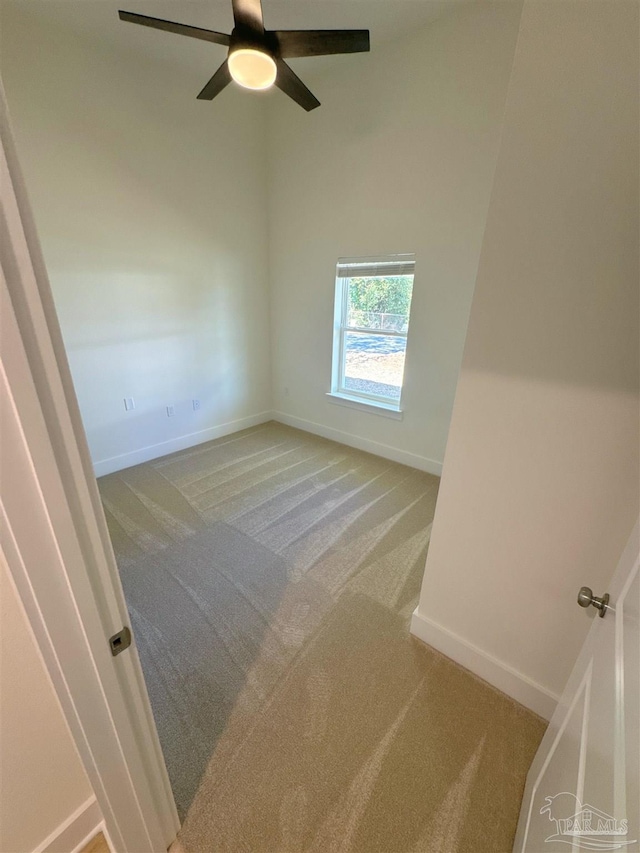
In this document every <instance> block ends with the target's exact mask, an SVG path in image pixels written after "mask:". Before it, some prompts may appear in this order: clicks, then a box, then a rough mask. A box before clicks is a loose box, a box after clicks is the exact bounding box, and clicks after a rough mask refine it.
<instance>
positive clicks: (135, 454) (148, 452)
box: [93, 412, 272, 477]
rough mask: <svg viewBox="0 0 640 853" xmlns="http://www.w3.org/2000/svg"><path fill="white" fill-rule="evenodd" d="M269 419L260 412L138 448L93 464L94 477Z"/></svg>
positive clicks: (238, 430)
mask: <svg viewBox="0 0 640 853" xmlns="http://www.w3.org/2000/svg"><path fill="white" fill-rule="evenodd" d="M271 419H272V412H260V413H259V414H257V415H250V416H249V417H248V418H240V419H239V420H237V421H229V422H228V423H226V424H219V425H218V426H213V427H209V428H208V429H203V430H200V431H199V432H190V433H188V434H187V435H180V436H178V437H177V438H171V439H169V441H161V442H160V443H159V444H150V445H149V446H148V447H140V448H138V449H137V450H132V451H130V452H129V453H123V454H121V455H120V456H112V457H110V458H109V459H100V460H99V461H98V462H94V463H93V470H94V473H95V475H96V477H104V475H105V474H113V472H114V471H122V470H123V469H124V468H131V466H132V465H141V464H142V463H143V462H149V460H151V459H159V458H160V457H161V456H166V455H167V454H169V453H175V452H176V451H177V450H186V449H187V448H188V447H195V446H196V445H197V444H203V443H204V442H205V441H213V439H214V438H222V437H223V436H225V435H230V434H231V433H232V432H240V430H242V429H248V428H249V427H252V426H258V424H263V423H265V422H266V421H270V420H271Z"/></svg>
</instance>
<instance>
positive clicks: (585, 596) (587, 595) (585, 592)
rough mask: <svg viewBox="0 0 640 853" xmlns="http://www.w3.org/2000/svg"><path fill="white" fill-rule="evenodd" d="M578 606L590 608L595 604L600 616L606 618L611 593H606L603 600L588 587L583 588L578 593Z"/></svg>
mask: <svg viewBox="0 0 640 853" xmlns="http://www.w3.org/2000/svg"><path fill="white" fill-rule="evenodd" d="M578 604H579V605H580V607H589V605H591V604H593V606H594V607H595V608H596V610H598V611H599V615H600V616H604V614H605V613H606V612H607V608H608V607H609V593H608V592H606V593H605V594H604V595H603V596H602V598H598V596H597V595H594V594H593V591H592V590H591V589H590V588H589V587H588V586H581V587H580V592H579V593H578Z"/></svg>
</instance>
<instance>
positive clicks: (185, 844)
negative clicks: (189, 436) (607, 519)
mask: <svg viewBox="0 0 640 853" xmlns="http://www.w3.org/2000/svg"><path fill="white" fill-rule="evenodd" d="M438 482H439V481H438V478H437V477H433V476H430V475H428V474H425V473H422V472H420V471H416V470H413V469H411V468H406V467H404V466H402V465H398V464H395V463H392V462H389V461H387V460H384V459H380V458H378V457H375V456H371V455H369V454H366V453H361V452H359V451H357V450H353V449H351V448H348V447H345V446H343V445H340V444H335V443H333V442H330V441H326V440H324V439H321V438H317V437H316V436H312V435H309V434H307V433H304V432H300V431H298V430H294V429H291V428H289V427H285V426H282V425H280V424H276V423H269V424H265V425H262V426H259V427H255V428H253V429H250V430H245V431H243V432H241V433H236V434H235V435H232V436H228V437H226V438H223V439H219V440H217V441H213V442H210V443H208V444H205V445H200V446H199V447H197V448H194V449H191V450H186V451H183V452H180V453H176V454H173V455H172V456H167V457H164V458H163V459H158V460H155V461H153V462H149V463H146V464H144V465H139V466H137V467H134V468H129V469H128V470H126V471H121V472H119V473H117V474H111V475H109V476H107V477H103V478H102V479H101V480H100V481H99V486H100V492H101V494H102V499H103V503H104V507H105V512H106V515H107V521H108V524H109V529H110V532H111V536H112V540H113V544H114V548H115V552H116V556H117V559H118V565H119V568H120V571H121V575H122V581H123V585H124V589H125V595H126V598H127V603H128V605H129V609H130V613H131V619H132V624H133V628H134V633H135V636H136V642H137V645H138V649H139V653H140V657H141V660H142V665H143V669H144V672H145V676H146V680H147V685H148V688H149V694H150V697H151V702H152V705H153V710H154V714H155V717H156V721H157V725H158V732H159V735H160V739H161V742H162V746H163V750H164V753H165V758H166V762H167V766H168V769H169V775H170V777H171V783H172V786H173V790H174V793H175V797H176V802H177V804H178V809H179V811H180V814H181V817H182V818H183V820H184V824H183V827H182V830H181V833H180V836H179V842H178V845H179V849H180V850H181V851H183V853H352V851H354V853H355V851H360V852H361V853H419V851H424V852H425V853H462V852H463V851H468V853H483V852H484V851H486V853H507V851H510V850H511V846H512V841H513V834H514V832H515V827H516V822H517V817H518V811H519V806H520V797H521V795H522V789H523V786H524V780H525V776H526V772H527V770H528V767H529V764H530V762H531V759H532V758H533V755H534V753H535V751H536V749H537V746H538V743H539V741H540V739H541V737H542V734H543V731H544V723H543V722H542V721H541V720H540V719H538V718H537V717H536V716H535V715H533V714H532V713H530V712H529V711H527V710H525V709H524V708H522V707H521V706H519V705H517V704H516V703H515V702H513V701H511V700H510V699H509V698H507V697H506V696H504V695H503V694H501V693H499V692H498V691H496V690H494V689H493V688H492V687H490V686H489V685H487V684H485V683H484V682H482V681H480V680H478V679H476V678H475V677H474V676H473V675H471V674H470V673H468V672H467V671H466V670H463V669H462V668H460V667H458V666H457V665H455V664H454V663H452V662H451V661H449V660H448V659H447V658H445V657H443V656H442V655H439V654H438V653H436V652H435V651H433V650H432V649H430V648H429V647H427V646H425V645H423V644H422V643H420V642H419V641H417V640H415V639H413V638H412V637H411V636H410V635H409V633H408V622H409V617H410V615H411V612H412V610H413V608H414V607H415V605H416V602H417V598H418V593H419V589H420V583H421V580H422V574H423V570H424V563H425V557H426V552H427V547H428V543H429V535H430V530H431V521H432V519H433V514H434V509H435V501H436V496H437V490H438Z"/></svg>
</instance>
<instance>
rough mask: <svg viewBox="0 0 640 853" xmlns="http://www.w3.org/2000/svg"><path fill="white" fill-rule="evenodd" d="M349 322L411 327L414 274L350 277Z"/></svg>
mask: <svg viewBox="0 0 640 853" xmlns="http://www.w3.org/2000/svg"><path fill="white" fill-rule="evenodd" d="M347 286H348V293H347V325H348V326H351V327H352V328H356V329H384V330H386V331H389V332H404V333H405V334H406V331H407V329H408V327H409V308H410V307H411V291H412V288H413V276H412V275H396V276H363V277H361V278H349V279H348V285H347Z"/></svg>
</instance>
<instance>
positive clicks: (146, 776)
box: [0, 80, 180, 853]
mask: <svg viewBox="0 0 640 853" xmlns="http://www.w3.org/2000/svg"><path fill="white" fill-rule="evenodd" d="M0 272H1V273H2V275H1V276H0V284H1V297H2V306H1V314H0V318H1V322H2V330H1V336H0V353H1V360H0V387H1V389H2V418H3V421H4V423H3V435H2V453H3V455H4V458H5V463H7V464H6V466H5V470H6V471H8V472H10V473H12V474H13V476H8V477H4V476H3V477H2V480H1V481H0V543H1V545H2V548H3V550H4V551H5V554H6V557H7V561H8V564H9V571H10V573H11V575H12V577H13V580H14V583H15V585H16V588H17V590H18V594H19V596H20V598H21V600H22V603H23V605H24V607H25V610H26V613H27V615H28V618H29V621H30V623H31V627H32V629H33V632H34V635H35V638H36V641H37V643H38V646H39V648H40V651H41V653H42V656H43V659H44V661H45V664H46V666H47V669H48V672H49V675H50V677H51V680H52V683H53V686H54V689H55V691H56V694H57V696H58V699H59V701H60V704H61V707H62V710H63V713H64V715H65V718H66V720H67V723H68V725H69V728H70V730H71V734H72V736H73V739H74V741H75V743H76V746H77V748H78V751H79V753H80V757H81V759H82V762H83V764H84V767H85V770H86V772H87V774H88V776H89V780H90V782H91V785H92V787H93V789H94V791H95V794H96V798H97V800H98V803H99V805H100V808H101V810H102V814H103V817H104V820H105V824H106V828H107V831H108V834H109V836H110V838H111V840H112V842H113V844H114V846H115V850H116V851H117V853H160V851H162V850H166V849H167V848H168V846H169V845H170V844H171V842H172V841H173V840H174V839H175V837H176V834H177V831H178V829H179V826H180V823H179V819H178V814H177V811H176V807H175V801H174V798H173V793H172V791H171V787H170V783H169V777H168V774H167V770H166V766H165V763H164V758H163V755H162V751H161V748H160V742H159V739H158V735H157V731H156V726H155V721H154V719H153V715H152V711H151V705H150V703H149V698H148V694H147V689H146V685H145V682H144V677H143V674H142V669H141V666H140V661H139V658H138V654H137V651H136V649H135V645H132V646H131V647H130V648H129V649H128V650H126V651H125V652H124V653H123V654H120V655H118V656H117V657H113V656H112V655H111V652H110V648H109V644H108V638H109V637H110V636H111V635H113V634H115V633H116V632H117V631H119V630H120V629H121V628H122V627H123V626H124V625H127V624H128V622H129V617H128V613H127V607H126V603H125V600H124V595H123V592H122V586H121V584H120V581H119V576H118V573H117V566H116V561H115V557H114V554H113V549H112V546H111V541H110V538H109V533H108V530H107V525H106V521H105V517H104V513H103V510H102V505H101V502H100V495H99V492H98V487H97V483H96V479H95V475H94V472H93V466H92V462H91V457H90V454H89V448H88V444H87V440H86V436H85V433H84V428H83V425H82V420H81V417H80V410H79V407H78V403H77V399H76V396H75V391H74V388H73V382H72V378H71V372H70V370H69V365H68V362H67V357H66V353H65V349H64V344H63V340H62V335H61V332H60V327H59V324H58V320H57V315H56V311H55V307H54V303H53V297H52V294H51V288H50V286H49V280H48V276H47V272H46V267H45V264H44V259H43V256H42V252H41V249H40V244H39V241H38V237H37V233H36V228H35V223H34V220H33V216H32V213H31V209H30V206H29V202H28V199H27V194H26V189H25V185H24V182H23V179H22V174H21V172H20V168H19V164H18V158H17V154H16V148H15V143H14V139H13V135H12V132H11V127H10V119H9V113H8V108H7V103H6V99H5V95H4V89H3V87H2V82H1V80H0ZM5 454H6V455H5ZM9 463H10V464H9ZM47 547H48V552H47ZM47 553H48V557H45V556H44V555H45V554H47ZM45 560H46V562H45Z"/></svg>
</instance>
